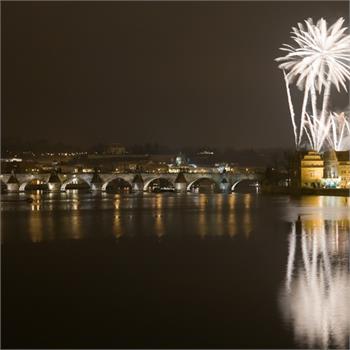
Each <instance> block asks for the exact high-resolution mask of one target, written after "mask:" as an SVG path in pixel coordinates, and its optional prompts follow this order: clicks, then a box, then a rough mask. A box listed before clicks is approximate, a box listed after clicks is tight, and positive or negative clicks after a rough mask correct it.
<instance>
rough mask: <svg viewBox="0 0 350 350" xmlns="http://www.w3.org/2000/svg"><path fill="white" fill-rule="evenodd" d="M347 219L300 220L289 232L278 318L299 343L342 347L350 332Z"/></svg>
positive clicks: (293, 224) (345, 344)
mask: <svg viewBox="0 0 350 350" xmlns="http://www.w3.org/2000/svg"><path fill="white" fill-rule="evenodd" d="M349 235H350V234H349V220H323V221H322V220H320V219H305V220H303V219H301V218H300V217H299V218H298V220H297V221H295V222H293V223H292V225H291V232H290V234H289V237H288V240H289V249H288V251H289V254H288V261H287V271H286V282H285V287H284V288H283V293H282V295H281V305H282V311H283V313H284V317H285V318H286V320H287V321H288V322H292V325H293V328H294V333H295V336H296V338H297V339H298V341H299V343H300V344H302V345H307V346H308V347H310V348H315V347H316V348H317V347H322V348H329V347H337V348H345V347H346V346H347V345H348V343H347V342H348V339H349V334H350V313H349V310H350V274H349V270H348V259H349Z"/></svg>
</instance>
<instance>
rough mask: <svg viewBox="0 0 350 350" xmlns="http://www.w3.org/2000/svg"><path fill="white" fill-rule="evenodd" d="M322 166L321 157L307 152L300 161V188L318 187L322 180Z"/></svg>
mask: <svg viewBox="0 0 350 350" xmlns="http://www.w3.org/2000/svg"><path fill="white" fill-rule="evenodd" d="M323 166H324V162H323V159H322V158H321V155H320V154H319V153H317V152H314V151H309V152H308V153H307V154H306V155H305V156H304V157H303V158H302V159H301V167H300V173H301V174H300V175H301V187H311V188H317V187H320V186H321V181H322V178H323Z"/></svg>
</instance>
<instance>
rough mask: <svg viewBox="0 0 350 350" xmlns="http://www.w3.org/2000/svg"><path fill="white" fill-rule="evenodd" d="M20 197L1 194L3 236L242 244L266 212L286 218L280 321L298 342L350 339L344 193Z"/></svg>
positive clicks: (348, 215) (264, 227) (262, 229)
mask: <svg viewBox="0 0 350 350" xmlns="http://www.w3.org/2000/svg"><path fill="white" fill-rule="evenodd" d="M24 197H25V196H24V195H18V194H17V195H6V196H4V198H5V200H8V201H5V202H2V203H1V204H2V205H1V209H2V215H3V218H5V220H3V227H2V241H5V242H6V241H12V242H13V241H15V242H16V241H20V242H22V241H30V242H33V243H39V242H45V241H54V240H62V239H75V240H83V239H88V238H104V237H113V238H114V239H115V241H116V242H121V241H122V240H123V239H124V238H133V237H135V236H149V237H154V238H156V239H157V240H159V242H162V241H163V239H165V238H166V237H175V236H177V237H181V236H182V235H192V236H194V237H198V238H199V239H201V240H202V239H203V240H205V239H208V238H215V239H230V240H231V239H232V241H234V242H235V243H234V244H237V246H238V245H239V244H240V246H239V247H240V248H242V250H244V249H250V247H251V245H249V243H251V240H252V239H254V238H255V237H256V236H257V235H259V234H260V235H265V234H267V232H266V231H269V230H270V231H271V232H272V231H273V230H274V227H273V226H272V227H271V226H270V225H271V222H272V221H271V220H272V218H273V219H275V220H280V221H281V220H282V221H286V222H289V223H290V225H289V229H288V230H289V231H285V229H284V231H283V234H286V238H285V247H287V246H288V254H286V256H285V264H286V266H285V267H284V266H281V267H280V271H281V273H282V271H283V270H282V269H285V280H284V281H282V282H281V287H280V296H279V300H278V302H279V305H280V309H281V317H282V318H283V320H284V322H285V325H286V328H287V329H290V330H292V332H293V334H294V337H295V343H296V344H298V346H300V347H302V348H305V347H309V348H318V347H322V348H329V347H334V348H346V347H348V346H349V334H350V315H349V310H350V275H349V264H348V263H349V238H350V237H349V235H350V234H349V230H350V198H346V197H327V196H324V197H322V196H319V197H318V196H307V197H300V198H291V197H287V196H281V197H279V196H276V197H274V196H272V197H264V196H259V195H255V194H227V195H224V194H186V195H174V194H149V193H148V194H143V195H119V194H106V193H100V194H92V193H81V192H78V191H67V192H66V193H56V194H55V193H45V194H43V193H40V192H36V193H32V194H31V197H32V198H33V202H32V203H28V202H25V201H21V199H23V198H24ZM12 200H17V201H16V202H13V201H12ZM18 200H20V201H18ZM267 216H270V217H269V218H267ZM276 232H279V231H277V230H276ZM273 234H274V233H273ZM264 238H265V236H264ZM274 238H275V237H274ZM236 239H240V241H237V242H236V241H235V240H236ZM272 241H273V240H272ZM242 242H246V243H242ZM259 242H261V241H259ZM268 242H271V240H270V241H268ZM259 249H260V250H267V251H268V252H272V251H273V249H275V247H274V246H271V244H270V245H267V244H265V245H264V242H263V241H262V242H261V245H259ZM245 252H247V251H244V253H245ZM194 254H195V251H194ZM283 254H285V253H283ZM252 263H254V262H252ZM242 273H244V267H242ZM278 283H280V280H279V281H278ZM275 288H276V289H278V288H279V287H278V285H277V286H276V287H275Z"/></svg>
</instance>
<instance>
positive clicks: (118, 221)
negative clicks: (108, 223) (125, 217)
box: [113, 215, 124, 239]
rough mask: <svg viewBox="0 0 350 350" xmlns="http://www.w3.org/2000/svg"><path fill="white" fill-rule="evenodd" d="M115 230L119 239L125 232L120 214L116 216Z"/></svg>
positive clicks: (114, 221)
mask: <svg viewBox="0 0 350 350" xmlns="http://www.w3.org/2000/svg"><path fill="white" fill-rule="evenodd" d="M113 232H114V236H115V238H117V239H119V238H120V237H121V236H123V234H124V232H123V226H122V221H121V217H120V215H115V216H114V220H113Z"/></svg>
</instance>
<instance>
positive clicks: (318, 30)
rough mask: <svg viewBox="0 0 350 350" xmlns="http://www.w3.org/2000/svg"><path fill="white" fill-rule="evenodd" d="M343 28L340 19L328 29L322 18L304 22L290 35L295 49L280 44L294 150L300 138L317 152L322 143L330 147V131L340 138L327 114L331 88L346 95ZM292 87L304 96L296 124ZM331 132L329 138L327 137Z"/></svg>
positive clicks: (347, 43) (349, 69) (347, 53)
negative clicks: (304, 138) (306, 141)
mask: <svg viewBox="0 0 350 350" xmlns="http://www.w3.org/2000/svg"><path fill="white" fill-rule="evenodd" d="M343 24H344V19H343V18H339V19H338V20H337V21H336V22H335V23H334V24H333V25H331V26H330V27H328V26H327V22H326V21H325V20H324V19H323V18H321V19H320V20H319V21H317V23H314V22H313V20H312V19H308V20H306V21H305V23H304V24H302V23H298V26H297V27H293V28H292V32H291V34H292V35H291V38H292V39H293V40H294V42H295V43H296V45H295V46H292V45H288V44H283V46H282V47H281V48H280V50H282V51H285V52H287V54H286V55H285V56H283V57H279V58H276V61H277V62H279V63H280V64H279V68H280V69H282V70H283V74H284V79H285V82H286V88H287V94H288V104H289V109H290V114H291V119H292V124H293V130H294V138H295V144H296V147H297V148H299V147H300V145H301V143H302V139H303V136H304V134H305V135H306V137H307V140H308V143H309V146H310V147H311V148H313V149H314V150H317V151H320V150H321V149H322V147H324V146H326V141H327V142H328V143H331V144H334V137H333V136H334V132H335V131H333V130H335V129H336V130H337V131H336V134H337V135H338V136H337V137H338V138H339V137H340V134H339V131H338V127H335V126H334V120H335V119H336V118H335V117H334V113H332V112H331V111H330V110H329V102H330V94H331V87H332V86H335V88H336V90H337V91H338V92H341V90H345V91H347V81H348V80H350V66H349V63H350V35H348V34H347V33H346V31H347V27H343ZM286 72H287V73H286ZM292 83H295V84H296V86H297V87H298V88H299V89H300V90H302V91H303V92H304V97H303V103H302V108H301V115H300V118H298V119H299V121H298V122H297V120H296V116H295V112H294V111H295V109H294V107H293V103H292V98H291V93H290V85H291V84H292ZM332 120H333V121H332ZM298 124H299V125H298ZM347 125H349V124H347ZM331 130H332V133H333V136H332V137H330V135H329V133H330V132H331Z"/></svg>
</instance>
